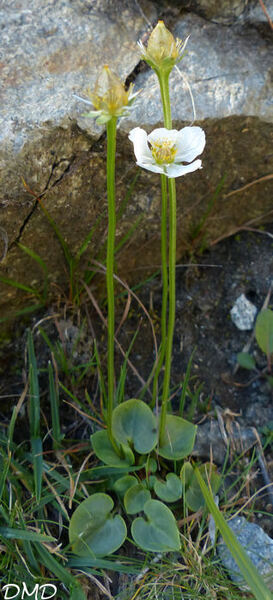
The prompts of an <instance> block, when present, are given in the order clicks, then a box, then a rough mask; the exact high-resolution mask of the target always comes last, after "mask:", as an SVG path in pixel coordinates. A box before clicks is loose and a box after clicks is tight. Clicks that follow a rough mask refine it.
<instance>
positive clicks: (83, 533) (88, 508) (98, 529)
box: [69, 493, 127, 557]
mask: <svg viewBox="0 0 273 600" xmlns="http://www.w3.org/2000/svg"><path fill="white" fill-rule="evenodd" d="M113 507H114V502H113V500H112V498H111V497H110V496H108V495H107V494H101V493H98V494H93V495H92V496H89V498H86V500H84V501H83V502H82V503H81V504H79V506H78V507H77V508H76V510H75V512H74V513H73V515H72V517H71V521H70V524H69V540H70V543H71V545H72V550H73V552H75V554H78V555H79V556H93V557H94V556H96V557H100V556H107V555H108V554H112V552H115V550H117V549H118V548H120V546H121V545H122V544H123V542H124V540H125V538H126V535H127V529H126V525H125V522H124V520H123V519H122V517H121V516H120V515H115V516H113V515H112V514H111V510H112V509H113Z"/></svg>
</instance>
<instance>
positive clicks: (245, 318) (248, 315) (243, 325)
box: [230, 294, 258, 331]
mask: <svg viewBox="0 0 273 600" xmlns="http://www.w3.org/2000/svg"><path fill="white" fill-rule="evenodd" d="M257 311H258V309H257V307H256V306H255V305H254V304H252V302H250V301H249V300H248V299H247V297H246V296H245V295H244V294H241V296H239V298H237V300H236V302H235V304H234V305H233V307H232V309H231V311H230V316H231V320H232V322H233V323H234V325H236V327H238V329H241V331H247V330H248V329H252V328H253V325H254V321H255V317H256V314H257Z"/></svg>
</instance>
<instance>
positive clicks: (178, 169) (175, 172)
mask: <svg viewBox="0 0 273 600" xmlns="http://www.w3.org/2000/svg"><path fill="white" fill-rule="evenodd" d="M201 168H202V161H201V160H199V159H198V160H195V161H194V162H193V163H191V164H190V165H178V164H176V163H172V164H170V165H167V166H166V175H167V177H181V175H186V174H187V173H192V172H193V171H196V169H201Z"/></svg>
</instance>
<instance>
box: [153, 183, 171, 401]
mask: <svg viewBox="0 0 273 600" xmlns="http://www.w3.org/2000/svg"><path fill="white" fill-rule="evenodd" d="M161 196H162V203H161V265H162V269H161V273H162V299H161V346H160V353H159V359H158V363H157V366H156V370H155V374H154V379H153V398H152V403H151V407H152V408H153V407H154V406H155V404H156V398H157V384H158V377H159V373H160V371H161V368H162V365H163V361H164V356H165V348H166V332H167V306H168V264H167V208H168V198H167V177H166V175H161Z"/></svg>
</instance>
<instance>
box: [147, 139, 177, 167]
mask: <svg viewBox="0 0 273 600" xmlns="http://www.w3.org/2000/svg"><path fill="white" fill-rule="evenodd" d="M151 151H152V155H153V158H154V159H155V161H156V162H157V164H158V165H168V164H170V163H172V162H174V159H175V155H176V153H177V148H176V147H175V144H174V142H172V141H171V140H159V141H157V142H151Z"/></svg>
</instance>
